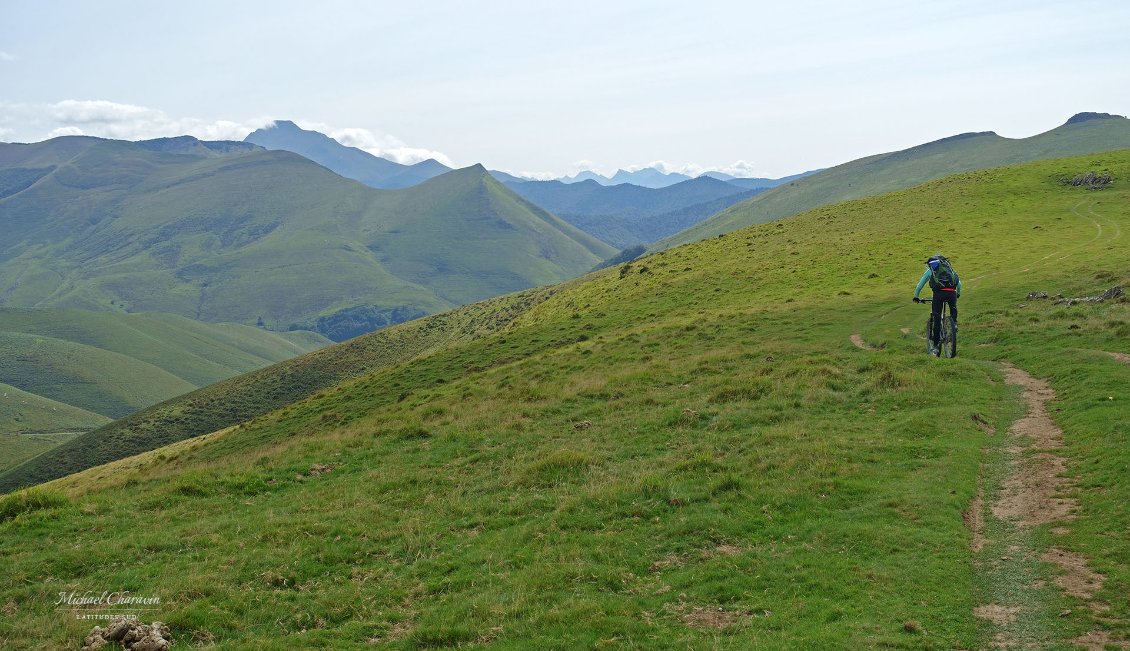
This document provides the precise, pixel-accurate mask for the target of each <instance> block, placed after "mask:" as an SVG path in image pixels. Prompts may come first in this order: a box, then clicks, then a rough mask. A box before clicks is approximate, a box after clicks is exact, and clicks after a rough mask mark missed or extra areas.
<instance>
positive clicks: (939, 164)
mask: <svg viewBox="0 0 1130 651" xmlns="http://www.w3.org/2000/svg"><path fill="white" fill-rule="evenodd" d="M1124 147H1130V120H1128V119H1126V118H1124V117H1120V116H1109V115H1107V114H1088V113H1081V114H1079V115H1077V116H1075V117H1073V118H1072V119H1071V120H1068V122H1067V123H1066V124H1064V125H1062V126H1060V127H1057V128H1055V129H1052V130H1051V131H1048V132H1046V133H1041V134H1039V135H1035V136H1032V137H1030V138H1020V139H1010V138H1002V137H1001V136H998V135H997V134H995V133H993V132H984V133H967V134H962V135H959V136H954V137H952V138H945V139H943V140H938V141H936V142H931V143H927V144H925V145H919V146H918V147H912V148H910V149H906V150H903V151H897V152H892V153H889V154H879V155H876V156H870V157H868V158H861V159H859V160H856V161H852V162H850V163H844V164H843V165H839V166H836V167H832V168H829V169H826V170H823V171H822V172H819V173H816V174H813V175H811V176H806V177H803V178H799V179H796V180H795V181H791V182H789V183H788V184H786V185H782V186H779V187H777V188H774V189H772V190H768V191H766V192H763V193H761V194H758V195H757V196H755V197H753V198H751V199H748V200H746V201H744V202H741V203H738V204H735V205H733V206H731V207H730V208H728V209H726V210H723V211H722V212H720V213H718V214H717V215H714V216H713V217H711V218H710V219H707V220H705V221H703V222H701V223H699V224H697V225H696V226H693V227H691V228H689V229H687V230H686V231H684V232H681V233H678V234H676V235H674V236H672V237H669V238H667V239H664V240H662V241H660V242H657V243H656V244H655V245H654V246H653V247H652V248H653V249H655V250H661V249H665V248H670V247H672V246H678V245H680V244H685V243H687V242H696V241H698V240H703V239H706V238H708V237H713V236H715V235H720V234H722V233H729V232H730V231H733V230H736V229H738V228H742V227H744V226H749V225H750V224H762V223H765V222H769V221H773V220H775V219H780V218H782V217H788V216H790V215H796V214H799V213H802V212H804V211H806V210H811V209H813V208H816V207H819V206H824V205H828V204H832V203H836V202H840V201H845V200H848V199H857V198H860V197H869V196H874V195H877V194H880V193H883V192H891V191H894V190H901V189H903V188H909V187H911V186H914V185H918V184H919V183H924V182H926V181H930V180H933V179H937V178H941V177H943V176H947V175H950V174H955V173H958V172H964V171H969V170H976V169H984V168H988V167H996V166H998V165H1009V164H1013V163H1022V162H1025V161H1035V160H1043V159H1048V158H1056V157H1059V156H1071V155H1075V154H1085V153H1090V152H1105V151H1111V150H1115V149H1121V148H1124Z"/></svg>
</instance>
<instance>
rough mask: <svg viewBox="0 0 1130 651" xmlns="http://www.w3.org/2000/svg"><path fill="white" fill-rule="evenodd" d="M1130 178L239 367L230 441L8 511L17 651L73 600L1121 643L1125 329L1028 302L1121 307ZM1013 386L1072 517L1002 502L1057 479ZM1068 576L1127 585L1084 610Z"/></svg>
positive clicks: (417, 644) (1020, 194) (882, 208)
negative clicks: (1048, 440) (117, 592)
mask: <svg viewBox="0 0 1130 651" xmlns="http://www.w3.org/2000/svg"><path fill="white" fill-rule="evenodd" d="M1092 171H1093V172H1099V173H1109V174H1111V176H1112V177H1113V179H1114V182H1113V183H1112V184H1111V185H1110V187H1107V188H1106V189H1103V190H1097V191H1094V190H1089V189H1087V188H1085V187H1076V186H1072V185H1071V184H1070V183H1067V182H1065V181H1068V180H1070V179H1072V178H1073V177H1075V176H1077V175H1079V174H1081V173H1085V172H1092ZM1128 178H1130V151H1121V152H1116V153H1107V154H1101V155H1088V156H1084V157H1078V158H1068V159H1057V160H1051V161H1042V162H1038V163H1032V164H1027V165H1020V166H1015V167H1007V168H999V169H990V170H981V171H975V172H968V173H964V174H961V175H957V176H952V177H947V178H943V179H939V180H935V181H932V182H929V183H926V184H923V185H920V186H916V187H913V188H909V189H906V190H902V191H899V192H895V193H890V194H885V195H881V196H876V197H869V198H865V199H860V200H856V201H850V202H846V203H841V204H836V205H832V206H827V207H823V208H820V209H817V210H813V211H810V212H808V213H805V214H802V215H799V216H797V217H795V218H792V219H788V220H782V221H778V222H775V223H772V224H765V225H758V226H754V227H750V228H747V229H744V230H741V231H738V232H734V233H730V234H727V235H724V236H723V237H716V238H711V239H710V240H708V241H705V242H699V243H695V244H691V245H688V246H683V247H679V248H676V249H671V250H667V251H663V252H660V253H657V254H654V255H651V256H648V257H646V258H643V259H640V260H637V261H634V262H632V263H631V264H628V265H622V266H620V267H618V268H610V269H607V270H604V271H601V272H597V273H594V274H592V275H590V276H587V277H585V278H582V279H578V280H576V281H573V282H570V283H568V284H566V285H564V286H558V287H556V288H552V289H546V290H542V293H536V292H531V293H526V294H522V295H515V296H512V297H509V298H507V299H505V300H504V299H497V300H496V301H492V302H487V303H482V304H478V305H476V306H468V307H467V308H464V309H463V310H458V311H454V312H450V313H445V314H441V315H436V316H434V317H430V318H427V319H421V320H419V321H415V322H412V323H409V324H404V325H402V326H397V327H392V328H389V329H386V330H382V331H380V332H377V333H373V334H371V335H367V336H365V337H360V338H358V339H356V340H354V341H351V342H348V343H347V344H344V345H341V346H336V347H331V348H327V349H324V350H322V351H318V352H316V353H313V354H311V355H308V356H305V357H302V358H299V359H297V360H293V361H291V362H288V363H286V364H283V365H279V366H277V367H272V368H270V369H264V370H263V371H259V372H257V373H255V374H252V375H248V376H244V377H243V378H240V379H239V380H240V382H242V390H244V391H246V392H247V393H246V396H247V400H248V401H249V402H253V403H256V404H257V406H254V405H253V406H251V407H249V408H248V409H247V410H246V411H244V412H242V413H240V414H233V415H232V417H231V418H230V419H228V420H227V421H226V422H224V421H223V419H222V418H219V419H215V420H213V421H212V422H210V423H208V424H207V427H213V428H215V430H217V431H215V432H214V433H211V434H207V435H204V436H202V437H198V438H195V439H190V440H185V441H180V442H176V443H173V444H172V445H170V446H167V447H165V448H161V449H159V450H152V451H150V452H147V453H145V454H143V455H141V456H138V457H132V458H128V459H123V460H120V461H117V462H114V463H112V464H109V465H106V466H100V467H96V468H91V469H89V470H87V471H85V472H83V473H80V474H78V475H74V476H71V477H67V478H64V479H61V480H58V481H56V482H53V483H51V484H48V485H46V486H44V487H41V488H40V489H38V490H34V491H30V492H24V493H18V494H15V495H10V496H7V497H5V498H4V499H3V501H2V502H0V519H2V520H3V521H2V522H0V536H3V539H4V541H5V545H4V548H3V552H2V553H3V556H4V561H5V565H6V572H7V574H6V576H7V578H8V580H7V581H6V582H5V583H4V584H3V585H0V602H11V603H13V604H18V606H17V607H15V608H11V609H9V610H10V611H11V614H10V615H8V616H6V617H5V618H3V619H0V642H7V643H11V642H13V641H18V642H20V643H24V645H25V646H32V647H33V648H75V647H77V646H78V641H79V640H81V638H82V636H83V635H84V634H85V633H86V632H87V631H88V630H89V627H90V622H88V621H82V620H75V619H71V618H66V619H61V618H60V617H59V614H58V612H56V610H55V608H54V606H53V605H52V603H53V602H54V600H55V598H56V596H57V594H58V593H59V592H65V591H69V590H79V591H81V590H82V589H84V588H83V586H88V585H94V586H102V585H105V586H114V587H115V588H117V589H122V590H130V591H132V592H134V593H135V594H139V595H140V594H158V595H160V596H161V597H162V601H161V605H160V608H159V610H158V611H157V612H153V613H147V614H146V617H147V619H148V618H157V617H158V616H159V617H160V619H161V620H162V621H165V622H167V623H168V624H169V626H170V627H171V629H172V632H173V635H174V637H175V638H176V639H177V640H181V641H185V642H186V643H188V644H216V645H218V646H221V647H226V648H256V649H263V650H270V649H291V648H311V647H314V648H340V649H347V648H357V647H360V646H366V645H367V646H374V647H377V648H392V649H424V648H443V647H455V646H479V647H485V648H498V649H504V648H562V649H564V648H597V647H601V648H603V647H619V648H649V649H685V648H735V649H750V648H769V649H817V648H818V649H830V648H900V649H958V648H963V649H979V648H990V647H992V646H993V645H994V644H997V643H1002V642H1003V643H1009V644H1012V646H1013V647H1014V648H1041V647H1042V648H1070V647H1071V646H1072V645H1073V644H1074V643H1075V642H1076V641H1079V640H1100V642H1102V641H1105V642H1109V643H1110V645H1113V646H1116V647H1117V646H1119V645H1121V644H1122V642H1124V641H1126V640H1127V639H1128V638H1130V603H1127V602H1126V600H1125V598H1124V595H1125V594H1127V591H1128V590H1130V565H1128V564H1127V563H1126V562H1125V559H1126V558H1127V557H1130V540H1127V538H1126V537H1125V536H1124V535H1123V534H1124V532H1125V531H1126V529H1127V527H1130V510H1127V508H1126V505H1127V504H1130V481H1127V479H1126V473H1125V465H1126V463H1125V459H1126V458H1127V457H1126V452H1127V451H1126V446H1127V436H1128V435H1130V432H1128V431H1127V421H1126V408H1125V401H1126V400H1127V397H1126V395H1125V387H1126V386H1128V385H1130V365H1126V364H1124V363H1122V362H1120V361H1118V360H1117V359H1116V358H1114V357H1113V356H1111V355H1110V354H1108V353H1123V354H1125V353H1130V348H1128V347H1127V341H1130V330H1128V327H1130V326H1128V324H1130V304H1128V303H1127V302H1126V301H1125V300H1121V301H1118V300H1115V301H1107V302H1104V303H1086V304H1079V305H1071V306H1069V305H1057V304H1054V303H1053V302H1051V301H1040V300H1028V299H1026V298H1025V297H1026V296H1027V295H1028V293H1029V292H1031V291H1035V290H1042V291H1047V292H1049V293H1051V294H1060V293H1062V294H1064V295H1066V296H1086V295H1092V294H1097V293H1099V292H1101V291H1102V290H1104V289H1106V288H1108V287H1110V286H1112V285H1115V284H1118V283H1122V284H1127V283H1130V267H1128V266H1127V260H1130V239H1128V238H1127V236H1126V232H1127V231H1130V188H1128V187H1127V186H1126V179H1128ZM924 223H925V224H929V225H932V226H934V227H936V229H944V230H945V231H946V232H947V233H948V235H947V243H946V248H945V251H944V252H945V253H946V254H947V255H948V256H949V257H950V258H951V259H952V260H953V261H954V264H955V265H956V267H957V269H958V271H959V272H960V273H961V274H962V277H963V280H964V283H965V295H964V296H963V298H962V301H961V308H962V320H961V327H960V336H961V356H960V357H958V358H957V359H953V360H943V359H934V358H929V357H927V356H926V355H925V353H924V351H923V344H922V342H921V341H920V340H919V338H918V337H917V336H916V334H915V333H917V332H918V331H919V330H921V328H922V325H923V321H924V318H925V315H926V311H925V308H923V307H922V306H919V305H912V304H911V303H910V302H909V300H908V299H909V297H910V293H911V291H912V288H913V284H914V282H915V281H916V280H917V277H918V275H919V272H920V270H921V268H922V260H923V258H924V257H925V256H926V255H927V254H930V253H933V252H935V250H936V249H937V247H938V244H937V240H936V238H935V235H934V233H932V232H931V229H929V228H916V227H917V226H920V225H921V224H924ZM847 252H850V255H851V256H852V259H853V264H850V265H845V264H844V256H845V255H846V254H847ZM498 308H501V311H496V310H497V309H498ZM424 334H428V335H429V337H430V338H428V340H427V341H426V342H422V343H420V344H419V346H420V347H419V348H418V349H417V350H416V351H413V352H404V351H401V350H400V346H401V345H402V344H403V343H407V342H417V341H419V340H420V339H421V336H422V335H424ZM853 335H854V336H855V337H854V338H855V339H856V340H857V341H858V342H859V344H858V345H853V343H852V336H853ZM379 350H384V351H385V353H384V354H383V355H382V354H379V353H377V352H374V351H379ZM330 359H336V360H337V364H336V365H335V364H331V363H328V362H327V360H330ZM319 360H321V361H319ZM350 360H352V361H350ZM1004 362H1008V363H1010V364H1013V365H1015V366H1016V367H1019V368H1021V369H1024V370H1026V371H1027V372H1029V373H1031V374H1032V375H1034V376H1036V377H1040V378H1046V379H1047V380H1048V381H1049V382H1050V388H1052V389H1054V391H1055V392H1056V393H1057V397H1056V399H1055V402H1054V403H1053V405H1054V407H1049V409H1048V413H1049V414H1051V415H1052V416H1053V417H1054V419H1055V422H1056V423H1057V424H1058V425H1059V426H1060V427H1062V428H1063V430H1064V437H1063V438H1064V440H1063V443H1062V445H1061V446H1060V447H1058V448H1056V449H1055V450H1043V451H1042V453H1043V454H1044V455H1053V454H1054V455H1061V457H1062V460H1063V466H1062V468H1061V469H1060V470H1059V471H1058V474H1060V475H1063V476H1064V481H1070V482H1072V483H1071V484H1070V485H1067V484H1061V485H1054V484H1053V485H1052V486H1053V488H1052V489H1051V490H1050V492H1049V493H1048V494H1047V495H1045V496H1044V498H1045V499H1047V500H1052V499H1053V498H1055V496H1056V493H1057V491H1060V492H1067V493H1069V494H1070V497H1071V499H1072V500H1074V507H1073V512H1072V513H1071V514H1070V517H1060V518H1051V519H1049V520H1047V521H1044V522H1041V523H1038V524H1024V523H1018V522H1017V521H1016V520H1015V519H1014V518H1011V517H1010V516H1007V515H1002V514H1001V511H998V510H997V509H996V505H999V504H1001V503H1002V502H1001V501H1002V500H1003V499H1006V498H1008V497H1009V496H1010V495H1011V494H1012V493H1010V491H1016V490H1018V489H1017V487H1016V485H1014V484H1010V483H1009V482H1008V480H1007V477H1008V476H1010V475H1009V473H1014V472H1020V471H1022V470H1023V469H1024V468H1027V467H1028V466H1029V465H1030V464H1029V463H1027V462H1026V459H1027V457H1025V456H1023V455H1024V454H1025V453H1024V451H1023V446H1024V445H1026V443H1025V438H1026V437H1024V436H1019V435H1015V434H1010V433H1008V429H1009V424H1010V423H1011V422H1013V421H1014V420H1016V419H1017V418H1018V417H1019V416H1021V415H1022V414H1023V411H1024V409H1025V407H1024V405H1025V404H1026V401H1027V400H1028V396H1026V395H1024V394H1022V393H1021V392H1020V390H1019V389H1018V388H1017V387H1015V386H1014V385H1012V384H1010V383H1008V382H1006V379H1008V378H1010V377H1012V375H1013V373H1012V372H1009V375H1008V376H1006V375H1005V367H1002V363H1004ZM351 363H355V364H356V367H355V368H354V369H353V374H352V375H351V376H350V377H349V378H347V379H344V381H339V382H337V383H334V382H332V381H330V382H326V381H325V380H324V379H322V378H324V376H325V374H326V373H327V369H333V372H335V373H337V374H338V376H339V377H341V378H344V377H345V376H346V375H347V373H346V372H345V371H343V370H341V369H340V368H338V366H340V365H343V364H351ZM303 383H306V384H307V385H308V386H314V385H319V386H318V388H315V389H313V390H311V391H309V392H307V393H306V394H305V395H307V397H306V398H305V399H300V400H295V401H292V402H285V403H284V404H283V405H276V404H268V403H269V402H270V396H271V394H272V387H295V386H298V385H301V384H303ZM236 386H237V385H234V384H231V385H229V387H231V389H232V390H233V391H234V390H235V388H236ZM293 395H302V392H300V391H295V392H294V394H293ZM190 399H191V396H189V397H186V398H184V399H181V400H178V401H172V402H170V403H167V404H166V405H165V406H164V408H163V409H164V412H165V413H166V414H172V413H175V412H176V411H177V410H178V407H177V405H178V404H179V405H183V407H184V408H183V410H182V411H181V414H182V415H183V418H184V419H185V420H187V421H191V420H194V419H199V418H201V416H200V413H201V412H193V411H192V409H193V407H192V406H191V405H192V403H191V400H190ZM255 411H259V412H261V413H262V415H259V416H257V417H255V418H251V419H250V420H245V418H246V416H247V414H249V413H252V412H255ZM210 413H211V414H217V413H219V412H218V411H213V412H210ZM155 417H160V416H159V415H157V416H155ZM186 426H187V425H186ZM126 435H127V433H126V432H125V431H123V433H122V436H126ZM76 440H77V439H76ZM1031 458H1032V459H1035V458H1036V457H1031ZM1055 475H1056V473H1052V479H1055ZM1068 478H1070V479H1068ZM1020 483H1021V484H1023V482H1020ZM139 518H144V520H145V521H146V522H149V523H159V526H145V527H131V526H122V523H123V522H129V521H131V520H135V519H139ZM1063 558H1069V559H1074V562H1075V566H1076V567H1083V568H1086V569H1087V570H1088V571H1091V572H1095V573H1098V574H1101V575H1102V578H1103V580H1102V581H1092V583H1091V584H1090V587H1088V588H1087V590H1086V591H1083V592H1079V591H1078V590H1077V589H1075V588H1072V590H1076V591H1075V592H1074V593H1071V592H1065V591H1064V590H1063V589H1061V588H1060V586H1059V584H1061V583H1065V578H1067V577H1066V576H1065V573H1067V572H1069V570H1068V569H1060V567H1061V566H1057V564H1056V563H1057V562H1058V561H1057V559H1063ZM44 577H47V578H44ZM166 595H169V596H168V597H166ZM986 609H988V612H990V613H992V612H998V613H999V612H1003V613H1006V614H1010V617H1011V618H1010V617H999V618H997V621H996V622H995V623H994V622H993V621H991V620H990V619H988V618H986V617H978V616H977V615H976V614H975V613H981V614H984V612H986Z"/></svg>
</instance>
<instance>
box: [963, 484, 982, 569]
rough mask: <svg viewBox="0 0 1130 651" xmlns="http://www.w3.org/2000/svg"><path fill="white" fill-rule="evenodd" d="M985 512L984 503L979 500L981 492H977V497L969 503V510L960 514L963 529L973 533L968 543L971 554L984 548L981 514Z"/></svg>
mask: <svg viewBox="0 0 1130 651" xmlns="http://www.w3.org/2000/svg"><path fill="white" fill-rule="evenodd" d="M984 510H985V503H984V501H983V500H982V499H981V491H977V497H975V498H973V501H972V502H970V503H969V508H967V509H965V511H963V512H962V514H961V520H962V521H963V522H964V523H965V527H966V528H967V529H969V531H971V532H972V533H973V539H972V540H970V541H969V548H970V549H971V550H973V553H974V554H976V553H977V552H979V551H981V550H982V549H984V548H985V534H984V528H985V519H984V516H983V515H982V512H983V511H984Z"/></svg>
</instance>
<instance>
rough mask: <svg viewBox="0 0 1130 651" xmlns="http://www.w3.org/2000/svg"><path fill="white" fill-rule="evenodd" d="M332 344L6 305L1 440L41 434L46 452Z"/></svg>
mask: <svg viewBox="0 0 1130 651" xmlns="http://www.w3.org/2000/svg"><path fill="white" fill-rule="evenodd" d="M327 343H329V341H328V340H327V339H326V338H324V337H322V336H320V335H317V334H315V333H312V332H287V333H275V332H269V331H267V330H263V329H260V328H254V327H251V326H244V325H234V324H210V323H202V322H199V321H193V320H191V319H188V318H185V317H180V316H176V315H172V314H115V313H112V312H90V311H85V310H70V309H49V308H45V309H20V308H0V383H3V384H2V385H0V388H3V393H4V394H5V396H4V399H3V400H2V401H0V435H8V434H21V435H26V434H34V435H36V436H37V437H38V438H36V439H35V441H37V442H38V444H37V445H36V446H34V447H35V449H36V450H38V452H43V451H44V450H45V449H46V448H45V447H44V445H45V444H46V443H57V442H61V441H60V440H58V439H57V438H50V437H43V436H41V435H43V434H47V433H51V432H76V431H77V432H84V431H88V430H91V429H94V428H96V427H98V426H101V425H104V424H106V423H107V422H109V421H110V420H111V418H120V417H122V416H125V415H128V414H130V413H133V412H135V411H137V410H139V409H142V408H144V407H148V406H150V405H153V404H156V403H158V402H161V401H164V400H167V399H169V398H171V397H173V396H176V395H180V394H182V393H185V392H188V391H192V390H193V389H195V388H197V387H200V386H204V385H208V384H212V383H214V382H218V381H220V380H223V379H225V378H229V377H231V376H233V375H239V374H241V373H246V372H248V371H251V370H254V369H257V368H262V367H264V366H268V365H270V364H273V363H276V362H279V361H282V360H285V359H289V358H291V357H295V356H297V355H301V354H303V353H306V352H309V351H312V350H316V349H318V348H321V347H323V346H325V345H326V344H327ZM0 459H4V460H5V461H10V460H11V457H8V456H6V452H5V451H0ZM11 465H14V464H11Z"/></svg>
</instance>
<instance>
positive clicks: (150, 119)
mask: <svg viewBox="0 0 1130 651" xmlns="http://www.w3.org/2000/svg"><path fill="white" fill-rule="evenodd" d="M274 122H275V118H272V117H266V116H264V117H258V118H252V119H248V120H243V121H235V120H212V121H209V120H200V119H197V118H174V117H171V116H169V115H168V114H167V113H165V112H164V111H162V110H160V109H155V108H150V107H148V106H139V105H136V104H126V103H121V102H112V101H108V100H76V99H65V100H62V101H60V102H55V103H53V104H27V103H15V102H3V101H0V136H3V137H18V138H22V139H23V140H24V141H25V142H33V141H36V140H42V139H44V138H54V137H56V136H73V135H88V136H97V137H100V138H114V139H117V140H149V139H152V138H168V137H173V136H183V135H189V136H195V137H197V138H200V139H201V140H243V139H244V138H246V137H247V134H249V133H251V132H252V131H254V130H256V129H259V128H262V127H265V126H269V125H272V124H274ZM298 124H299V126H301V127H302V128H304V129H313V130H315V131H320V132H322V133H324V134H326V135H328V136H330V137H331V138H334V139H336V140H337V141H338V142H341V143H342V144H344V145H348V146H350V147H358V148H359V149H363V150H365V151H367V152H369V153H371V154H373V155H375V156H380V157H382V158H387V159H389V160H393V161H396V162H397V163H402V164H405V165H411V164H412V163H418V162H420V161H424V160H428V159H429V158H434V159H436V160H437V161H439V162H441V163H443V164H444V165H448V166H453V165H452V162H451V158H450V157H448V156H447V155H446V154H444V153H443V152H439V151H434V150H431V149H425V148H422V147H412V146H409V145H408V144H407V143H405V142H404V141H402V140H400V139H399V138H397V137H395V136H392V135H389V134H382V133H378V132H376V131H372V130H369V129H363V128H356V127H352V128H345V129H339V128H333V127H331V126H329V125H327V124H322V123H312V122H299V123H298Z"/></svg>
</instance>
